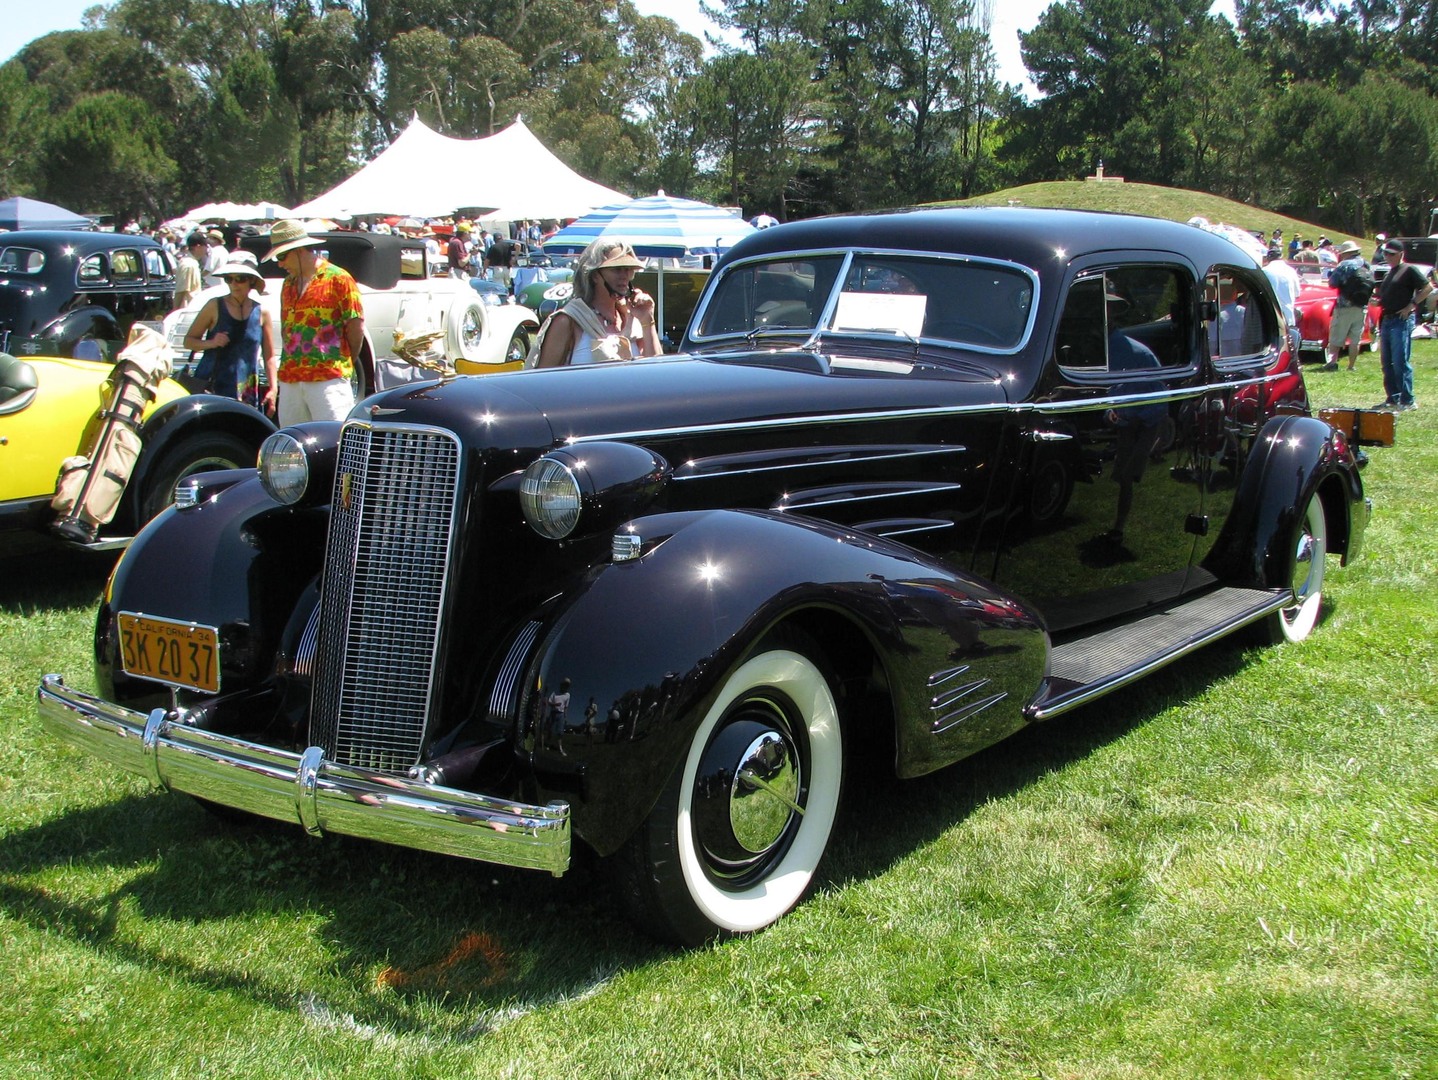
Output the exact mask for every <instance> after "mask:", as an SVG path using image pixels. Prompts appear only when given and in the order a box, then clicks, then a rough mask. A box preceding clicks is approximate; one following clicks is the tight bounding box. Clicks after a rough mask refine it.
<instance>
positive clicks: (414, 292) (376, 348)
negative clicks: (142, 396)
mask: <svg viewBox="0 0 1438 1080" xmlns="http://www.w3.org/2000/svg"><path fill="white" fill-rule="evenodd" d="M317 235H319V236H321V237H323V238H324V244H323V246H322V250H323V251H324V253H325V255H326V257H327V258H329V259H330V260H331V261H332V262H334V263H336V264H337V265H339V266H342V267H344V268H345V269H346V270H348V271H349V272H350V273H351V274H353V275H354V277H355V280H356V281H357V282H359V287H360V292H361V293H362V294H363V296H364V312H365V345H366V348H365V353H366V355H365V356H363V357H362V358H361V363H359V364H357V365H356V373H355V374H356V383H357V385H356V390H357V392H358V393H359V394H360V395H361V396H362V395H364V394H367V393H370V392H373V391H375V390H383V389H387V388H388V387H390V386H392V385H395V384H396V383H400V382H406V381H410V380H412V379H414V378H417V377H419V378H424V377H429V374H430V373H432V372H433V371H434V370H435V369H436V368H438V369H443V370H447V371H450V370H452V371H456V372H459V373H460V374H476V375H478V374H490V373H493V372H497V371H514V370H518V369H519V368H520V367H521V366H523V362H524V358H525V355H526V354H527V353H528V352H529V344H530V342H531V341H532V340H533V338H534V335H535V334H536V333H537V332H538V331H539V320H538V318H537V317H536V316H535V314H534V312H533V311H531V310H530V309H529V308H527V307H525V306H524V305H522V304H516V303H513V302H512V301H511V299H510V298H509V297H508V296H507V295H506V294H505V293H503V292H502V291H499V288H498V287H497V286H490V285H489V283H488V282H482V281H481V282H480V283H479V285H478V287H476V286H475V285H472V284H471V283H470V282H468V281H461V280H458V279H456V278H448V277H432V276H430V275H429V274H428V273H426V265H425V251H424V244H423V243H422V242H420V241H417V240H410V239H407V238H405V237H400V236H386V235H384V234H376V233H368V232H332V233H319V234H317ZM241 248H242V250H247V251H250V252H251V253H253V254H254V255H255V257H256V259H262V257H263V256H264V254H265V252H266V251H267V250H268V249H269V238H268V237H264V236H253V237H241ZM259 269H260V273H261V274H263V275H264V277H265V280H266V287H265V292H264V295H262V296H261V297H260V303H261V304H262V305H263V306H264V307H265V308H266V309H268V310H269V312H270V315H271V317H272V318H273V319H274V321H275V326H276V328H278V326H279V321H280V282H281V281H282V280H283V278H284V271H282V270H281V269H280V268H279V267H278V266H277V265H275V264H274V263H273V262H265V261H261V262H260V263H259ZM225 291H226V288H225V286H224V285H216V286H212V287H210V288H208V289H205V290H204V291H203V292H201V293H200V294H199V295H198V296H196V297H195V298H194V299H193V300H191V301H190V303H189V304H187V305H186V306H185V307H183V308H180V309H178V310H177V311H173V312H171V313H170V314H169V315H168V316H166V317H165V321H164V331H165V338H166V340H168V341H169V342H170V345H171V347H172V348H173V349H174V351H175V359H174V365H175V370H176V371H177V372H181V373H183V372H185V371H187V370H188V368H189V365H190V351H189V350H188V349H186V348H185V334H186V333H188V332H189V329H190V324H191V323H193V322H194V321H195V317H196V316H197V315H199V313H200V309H201V308H202V307H203V306H204V304H205V303H206V302H207V301H208V300H210V299H211V298H213V297H216V296H222V295H224V293H225ZM406 342H408V343H409V347H404V343H406ZM417 344H418V345H420V346H422V347H420V348H415V347H414V346H415V345H417ZM397 346H400V347H399V348H397ZM406 354H408V356H409V358H408V359H407V358H406ZM412 359H418V360H419V361H420V362H421V365H422V366H421V367H418V368H417V367H416V366H415V365H414V364H413V363H412Z"/></svg>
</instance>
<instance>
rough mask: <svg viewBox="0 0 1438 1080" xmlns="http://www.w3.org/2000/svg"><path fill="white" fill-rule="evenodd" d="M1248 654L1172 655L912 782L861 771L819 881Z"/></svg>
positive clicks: (1100, 740)
mask: <svg viewBox="0 0 1438 1080" xmlns="http://www.w3.org/2000/svg"><path fill="white" fill-rule="evenodd" d="M1247 656H1248V653H1247V652H1246V651H1245V649H1244V647H1243V646H1241V645H1240V644H1238V643H1236V642H1232V641H1228V642H1221V643H1218V644H1216V645H1214V646H1211V647H1209V648H1207V649H1202V650H1200V651H1199V652H1197V653H1195V654H1193V655H1192V656H1189V657H1186V658H1184V659H1182V660H1179V661H1177V662H1175V663H1173V664H1171V665H1169V666H1167V667H1165V668H1163V669H1162V670H1160V671H1158V672H1156V673H1155V674H1153V675H1150V676H1149V677H1148V678H1146V679H1143V680H1140V681H1139V682H1137V683H1135V684H1133V685H1131V686H1128V687H1125V688H1124V689H1122V690H1119V691H1116V692H1114V693H1112V694H1108V695H1106V696H1105V697H1103V698H1102V699H1100V700H1099V701H1098V702H1096V703H1093V704H1090V705H1087V706H1084V707H1081V708H1078V709H1075V710H1074V711H1072V712H1069V713H1065V714H1063V715H1062V716H1059V717H1055V718H1054V719H1052V720H1048V721H1045V722H1043V723H1037V724H1030V725H1029V726H1028V727H1026V728H1023V729H1022V730H1020V731H1018V732H1016V733H1014V734H1013V735H1011V736H1009V737H1008V738H1007V739H1005V740H1003V741H1002V742H1000V743H997V744H995V745H994V746H991V747H989V748H988V749H986V750H982V751H980V752H979V753H977V754H974V755H972V756H971V757H967V758H964V759H963V760H962V761H959V762H957V763H955V764H953V765H950V766H948V767H946V768H943V769H940V770H939V771H937V772H934V773H930V774H928V775H927V776H921V777H917V778H914V779H910V780H897V779H894V778H893V777H892V775H889V776H883V775H875V774H872V773H871V774H867V775H865V776H862V777H859V778H858V782H857V783H853V784H851V785H850V787H849V788H848V789H847V792H846V798H845V802H844V806H843V809H842V811H841V816H840V819H839V822H838V824H837V826H836V833H837V835H838V836H840V837H841V838H842V837H844V836H856V837H859V839H857V840H854V841H852V842H842V841H841V842H840V843H839V844H837V845H835V847H834V849H833V850H832V851H831V854H830V856H829V858H828V859H827V860H826V861H825V863H824V866H823V868H822V871H823V875H824V880H823V881H822V882H821V883H820V884H821V885H828V886H842V885H843V884H844V882H846V881H851V880H862V879H865V878H869V877H873V876H875V875H878V874H882V873H883V872H884V871H885V870H886V869H888V867H889V866H890V864H892V863H895V862H898V861H900V860H902V859H904V858H906V857H907V856H909V855H910V854H912V853H913V852H914V851H915V850H917V849H918V848H920V847H922V846H924V845H925V844H927V843H929V842H930V841H932V840H934V839H936V838H937V837H938V836H940V835H941V834H942V833H943V832H944V831H945V830H947V829H949V828H952V827H953V826H954V825H957V824H959V823H961V822H962V821H964V819H966V818H967V817H968V816H969V814H971V813H972V812H973V811H974V810H976V809H977V808H979V807H981V806H983V805H984V804H985V803H988V802H991V801H993V800H995V799H1003V798H1006V797H1008V796H1011V795H1014V794H1016V793H1017V792H1020V791H1022V790H1023V789H1024V788H1026V787H1028V786H1029V785H1030V784H1032V783H1034V782H1035V781H1036V780H1039V779H1041V778H1042V777H1044V776H1046V775H1048V774H1049V773H1052V772H1054V771H1055V770H1058V769H1061V768H1063V767H1065V766H1067V765H1070V764H1073V763H1074V762H1077V761H1082V760H1083V759H1084V758H1086V757H1088V756H1089V755H1090V754H1092V753H1093V752H1094V751H1096V750H1099V749H1102V748H1103V747H1105V746H1107V745H1109V744H1110V743H1113V742H1115V741H1117V740H1119V739H1122V738H1124V737H1125V736H1126V735H1128V734H1129V733H1130V732H1133V731H1135V730H1137V729H1139V728H1141V727H1143V726H1144V725H1145V724H1147V723H1148V722H1149V721H1150V720H1152V719H1153V718H1154V717H1155V716H1158V715H1160V714H1161V713H1163V712H1165V711H1166V710H1168V709H1170V708H1173V707H1174V706H1179V705H1182V704H1183V703H1184V702H1186V701H1190V700H1192V699H1193V698H1195V697H1197V696H1198V695H1199V694H1201V693H1202V692H1203V691H1204V690H1206V689H1207V688H1209V687H1210V686H1212V685H1213V684H1215V683H1217V682H1221V681H1222V680H1224V679H1228V678H1230V677H1232V676H1234V675H1236V674H1237V673H1238V672H1240V671H1242V670H1243V668H1244V666H1245V665H1246V663H1247Z"/></svg>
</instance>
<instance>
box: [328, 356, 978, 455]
mask: <svg viewBox="0 0 1438 1080" xmlns="http://www.w3.org/2000/svg"><path fill="white" fill-rule="evenodd" d="M1005 401H1006V398H1005V395H1004V391H1003V386H1002V384H1001V383H1000V382H999V381H998V380H997V379H995V378H994V376H993V375H992V374H987V375H981V374H980V373H979V372H977V371H975V372H964V371H955V370H951V369H942V368H937V367H933V366H930V365H916V366H913V367H910V366H909V365H906V364H904V363H902V362H897V363H896V362H893V361H875V360H872V359H869V360H864V359H861V358H844V357H838V356H830V357H824V356H814V355H812V354H809V353H792V354H784V355H783V356H776V355H774V354H761V353H753V354H744V355H740V356H735V355H726V356H725V357H724V358H723V359H722V360H718V359H709V358H703V359H701V358H694V357H665V358H663V359H656V360H648V361H637V362H633V363H621V364H596V365H593V366H585V367H574V368H557V369H553V370H543V371H540V370H535V371H520V372H513V373H510V374H498V375H486V376H482V377H481V376H474V377H460V378H455V379H449V380H447V381H444V382H441V383H424V384H420V385H418V386H414V387H412V388H403V387H401V388H396V389H394V390H390V391H386V392H384V393H381V394H376V395H373V396H371V397H369V398H366V399H365V400H364V401H363V402H361V403H360V404H359V405H357V406H356V408H355V412H354V414H352V415H356V416H361V417H364V418H366V419H370V418H373V419H384V420H389V421H398V422H406V423H419V424H431V425H436V426H440V427H445V428H448V429H450V430H455V431H459V432H460V433H461V434H462V435H465V436H466V439H467V441H469V442H470V445H487V446H492V447H496V448H504V447H512V448H515V449H518V448H520V447H522V446H533V445H535V444H536V442H537V441H538V439H539V438H541V437H542V438H543V441H544V442H547V443H548V444H550V445H559V444H562V443H564V442H568V441H573V440H576V439H594V438H605V437H611V436H612V437H614V438H628V439H642V438H644V437H646V436H659V435H663V434H666V433H680V432H693V433H696V434H697V433H700V432H703V431H706V430H713V431H716V432H720V431H723V430H724V429H728V428H733V427H736V426H754V425H764V424H767V423H774V424H781V423H782V424H785V425H793V424H794V423H795V422H796V421H797V422H803V421H804V420H806V419H807V420H809V421H810V422H814V423H824V422H832V423H835V424H841V423H844V422H845V421H848V420H852V419H856V418H859V417H871V416H874V415H875V414H882V413H885V412H894V413H910V414H914V413H924V412H935V413H938V412H946V411H951V410H954V409H961V408H974V409H983V408H989V407H993V406H995V405H1001V404H1004V403H1005ZM536 425H542V429H541V430H542V432H543V434H542V436H541V432H540V431H537V430H536Z"/></svg>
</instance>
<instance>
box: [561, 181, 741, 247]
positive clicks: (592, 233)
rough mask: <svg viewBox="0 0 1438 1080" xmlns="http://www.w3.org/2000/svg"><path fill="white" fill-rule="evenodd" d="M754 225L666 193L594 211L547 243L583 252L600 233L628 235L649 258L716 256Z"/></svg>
mask: <svg viewBox="0 0 1438 1080" xmlns="http://www.w3.org/2000/svg"><path fill="white" fill-rule="evenodd" d="M753 231H754V227H753V226H752V225H750V224H749V223H748V222H747V221H745V220H744V219H743V218H741V217H739V216H738V215H737V214H731V213H730V212H729V211H728V210H722V209H720V208H719V207H717V206H710V205H709V204H708V203H705V202H695V201H694V200H692V199H672V198H670V197H669V196H668V195H665V194H664V193H663V192H660V193H659V194H658V195H651V196H649V197H647V198H643V199H632V200H630V201H629V202H624V203H610V204H609V205H608V206H601V207H599V208H598V209H597V210H591V211H590V212H589V213H587V214H585V215H584V216H583V217H582V218H579V219H577V220H576V221H575V222H574V223H573V224H571V225H567V226H565V227H564V228H563V229H560V230H559V232H557V233H555V234H554V235H553V236H551V237H550V238H549V239H548V240H546V241H545V242H544V250H545V251H547V252H549V253H550V254H551V255H578V254H579V253H580V252H581V251H583V250H584V249H585V248H587V247H588V246H589V245H590V244H591V243H593V242H594V241H595V240H598V239H599V238H600V237H604V238H605V239H614V240H622V241H624V242H625V243H627V244H630V245H632V246H633V248H634V253H635V254H636V255H639V256H641V257H642V258H646V259H681V258H683V257H685V256H686V255H715V254H718V253H720V252H722V251H725V250H727V249H728V248H731V247H733V246H734V245H735V244H737V243H738V242H739V241H740V240H742V239H743V238H744V237H745V236H747V235H748V234H749V233H751V232H753Z"/></svg>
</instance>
